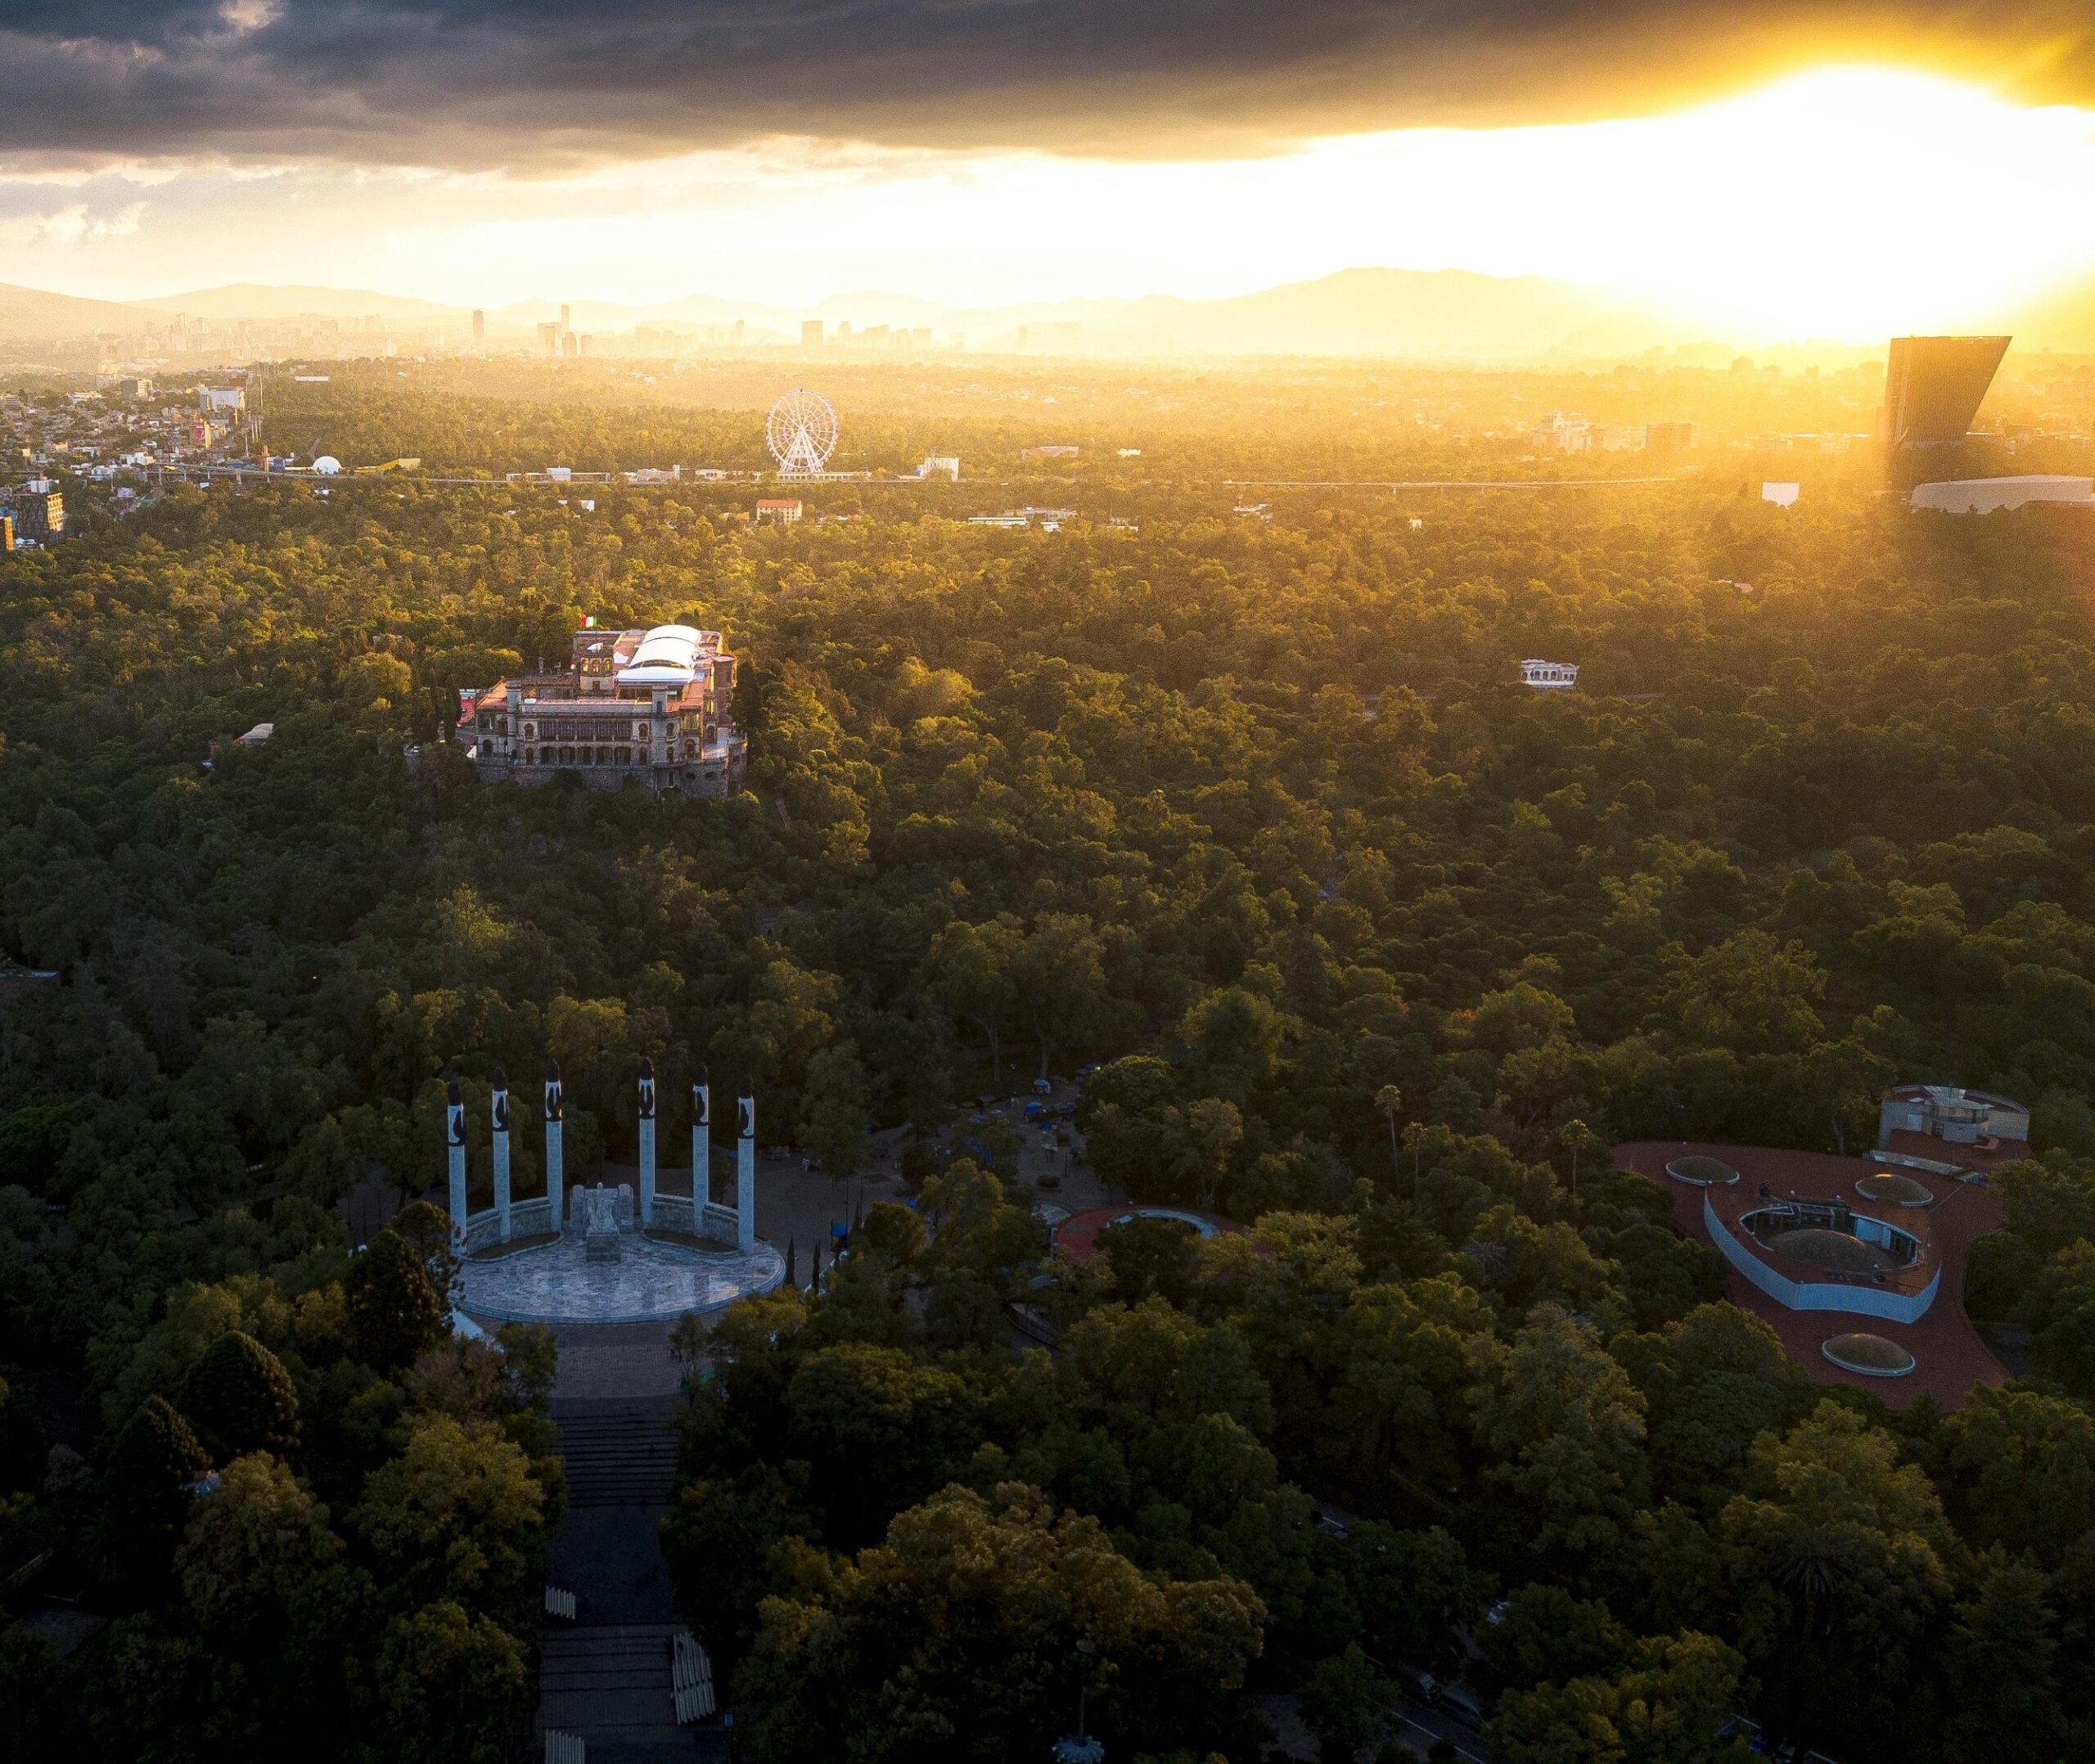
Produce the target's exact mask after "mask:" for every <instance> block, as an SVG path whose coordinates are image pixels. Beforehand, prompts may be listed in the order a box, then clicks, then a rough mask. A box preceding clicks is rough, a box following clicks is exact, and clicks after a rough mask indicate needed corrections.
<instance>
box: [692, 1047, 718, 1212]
mask: <svg viewBox="0 0 2095 1764" xmlns="http://www.w3.org/2000/svg"><path fill="white" fill-rule="evenodd" d="M712 1198H713V1087H712V1086H711V1085H710V1084H709V1083H708V1082H706V1078H705V1068H704V1067H702V1066H701V1068H700V1069H699V1078H698V1082H696V1084H694V1085H692V1087H691V1225H692V1230H693V1231H696V1232H697V1233H698V1235H700V1236H701V1237H703V1236H704V1235H705V1204H706V1203H707V1202H708V1201H710V1199H712Z"/></svg>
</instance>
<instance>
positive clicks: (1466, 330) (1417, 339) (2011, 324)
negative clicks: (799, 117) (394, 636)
mask: <svg viewBox="0 0 2095 1764" xmlns="http://www.w3.org/2000/svg"><path fill="white" fill-rule="evenodd" d="M175 313H182V314H184V315H186V316H187V317H190V318H191V319H208V320H209V321H210V322H211V323H212V324H213V325H214V326H216V325H220V324H225V323H230V322H235V321H238V320H243V319H245V320H248V321H251V322H263V323H268V322H283V321H287V320H295V319H298V318H319V319H338V320H356V319H369V318H376V319H377V320H379V321H380V322H381V323H383V324H384V325H385V326H388V327H389V328H390V329H393V330H395V331H402V332H422V331H430V330H433V329H436V328H439V327H441V328H442V329H444V330H445V331H448V332H451V333H452V334H453V335H454V337H462V335H464V333H465V330H466V326H467V325H468V324H469V323H470V322H471V310H470V309H469V308H465V307H453V306H445V305H444V304H440V303H439V302H436V301H432V300H422V299H410V298H404V297H403V296H400V295H389V294H380V293H376V292H374V291H372V290H368V289H358V288H328V287H298V286H262V285H259V284H255V283H246V282H242V283H234V284H231V285H229V286H224V287H219V288H200V289H195V290H190V291H188V292H187V293H182V294H176V295H167V296H165V297H164V298H161V299H153V300H141V301H134V302H130V303H128V304H126V303H118V302H114V301H106V300H88V299H76V298H74V296H71V295H58V294H46V293H42V292H39V291H38V290H34V289H30V288H18V287H10V286H6V285H4V284H0V339H6V338H39V339H46V340H51V339H60V338H67V337H78V338H86V337H89V336H92V335H96V334H97V333H102V334H106V333H110V332H119V333H121V332H126V331H138V330H140V329H142V328H143V327H144V326H146V325H149V324H153V323H164V322H166V321H167V320H168V319H169V318H170V317H172V316H173V314H175ZM559 315H560V307H559V304H557V303H556V302H554V301H551V300H520V301H516V302H514V303H512V304H509V305H507V306H501V307H491V308H488V309H487V322H488V326H489V333H490V335H492V336H493V337H494V338H496V339H498V340H501V339H504V338H507V339H510V340H514V339H515V338H516V337H517V336H519V335H529V331H530V329H531V327H532V326H534V325H537V324H539V323H543V322H547V321H548V320H552V319H555V318H557V317H559ZM809 318H819V319H821V320H822V321H823V322H824V323H825V324H826V325H827V326H829V327H831V330H832V331H833V330H834V328H835V326H836V325H837V324H838V323H840V322H846V321H848V322H849V323H850V324H851V325H852V326H853V327H854V329H856V330H859V331H863V330H864V329H866V328H867V326H872V325H888V326H896V327H905V326H912V327H928V328H929V329H930V331H931V332H932V335H933V338H934V340H935V342H939V343H942V342H944V340H946V339H948V338H950V337H952V336H953V335H965V336H966V339H967V340H968V342H969V344H970V345H971V346H972V347H974V348H976V349H998V348H1006V347H1011V346H1013V345H1014V344H1016V343H1017V342H1018V341H1019V340H1020V331H1021V330H1022V329H1023V330H1024V331H1025V332H1026V335H1025V339H1024V344H1025V347H1028V348H1029V349H1034V350H1038V351H1042V352H1044V353H1061V352H1064V351H1067V350H1070V349H1074V350H1076V351H1079V352H1081V353H1105V354H1115V355H1129V356H1160V357H1169V356H1211V355H1331V356H1386V357H1394V358H1412V359H1444V360H1452V361H1467V362H1507V363H1516V362H1533V361H1537V360H1540V359H1543V358H1550V357H1555V358H1558V359H1560V360H1562V359H1567V358H1568V359H1572V360H1580V359H1593V358H1612V359H1618V360H1619V359H1620V358H1624V357H1626V356H1631V355H1636V354H1639V353H1642V352H1643V351H1644V350H1647V349H1651V348H1652V347H1654V346H1655V345H1663V346H1674V345H1679V344H1688V343H1692V342H1696V341H1698V340H1706V338H1705V337H1703V336H1701V335H1700V334H1698V333H1696V332H1694V331H1690V330H1689V329H1688V328H1687V327H1686V326H1683V323H1682V322H1680V321H1678V319H1675V318H1673V317H1669V316H1667V315H1665V313H1661V312H1660V311H1658V310H1656V308H1650V307H1646V306H1642V305H1639V304H1637V303H1635V302H1633V301H1630V300H1628V299H1624V298H1623V297H1621V296H1620V295H1614V294H1611V293H1610V292H1608V291H1606V290H1602V289H1597V288H1593V287H1588V286H1584V285H1582V284H1579V283H1575V282H1568V281H1552V280H1550V279H1548V278H1547V277H1540V276H1512V277H1503V276H1484V275H1478V274H1476V273H1474V272H1471V271H1467V270H1402V269H1348V270H1340V271H1339V272H1336V274H1333V275H1330V276H1325V277H1319V278H1318V279H1317V280H1315V281H1301V282H1293V283H1289V284H1287V285H1286V286H1280V287H1274V288H1267V289H1264V290H1259V292H1257V293H1254V294H1246V295H1236V296H1233V297H1231V298H1226V299H1183V298H1180V297H1178V296H1175V295H1150V296H1148V297H1147V298H1145V299H1070V300H1060V301H1049V302H1039V303H1035V304H1021V305H1013V306H1002V307H978V308H962V307H956V306H950V305H945V304H940V303H939V302H937V301H935V300H926V299H919V298H917V297H915V296H912V295H899V294H887V293H878V292H867V293H860V294H840V295H831V297H830V298H828V299H825V300H823V301H822V303H821V304H818V305H816V306H811V307H806V308H786V307H780V306H773V305H769V304H764V303H763V302H759V301H745V300H733V299H726V298H723V297H722V296H719V295H689V296H687V297H685V298H683V299H676V300H669V301H660V302H655V303H634V304H622V303H619V302H615V301H606V300H577V301H574V302H573V303H571V304H570V321H571V322H572V324H573V326H574V329H576V330H577V331H588V332H597V333H604V334H606V335H615V334H616V333H619V332H621V331H630V330H632V329H633V327H634V326H636V325H667V326H730V325H732V324H734V323H736V322H738V321H739V322H741V323H743V324H744V325H745V326H747V328H748V330H749V331H750V332H752V333H754V334H756V335H765V334H768V335H775V336H777V337H779V338H781V339H795V340H796V339H797V338H798V336H799V335H800V324H801V322H802V321H803V320H804V319H809ZM1063 326H1075V331H1063V330H1061V329H1058V328H1050V327H1063ZM2000 327H2001V328H2002V329H2003V330H2009V331H2012V332H2013V333H2014V334H2015V336H2016V341H2017V342H2018V343H2019V344H2021V345H2022V346H2023V347H2024V348H2043V347H2050V348H2053V349H2064V350H2069V351H2076V352H2077V351H2088V352H2095V283H2090V284H2085V285H2083V286H2078V287H2075V288H2070V289H2067V290H2062V291H2060V292H2056V293H2053V294H2051V295H2046V296H2044V297H2043V298H2042V299H2038V300H2034V301H2031V302H2030V303H2027V304H2025V306H2024V307H2023V308H2021V310H2019V311H2017V312H2016V313H2011V314H2007V315H2004V316H2003V319H2002V320H2001V321H2000Z"/></svg>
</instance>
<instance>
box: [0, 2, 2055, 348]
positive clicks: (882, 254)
mask: <svg viewBox="0 0 2095 1764" xmlns="http://www.w3.org/2000/svg"><path fill="white" fill-rule="evenodd" d="M1719 11H1721V12H1722V15H1723V28H1722V29H1721V30H1719V29H1716V28H1715V27H1714V26H1712V25H1708V24H1705V23H1704V22H1701V20H1704V19H1705V16H1713V15H1714V14H1716V13H1718V12H1719ZM2089 11H2090V9H2089V8H2088V7H2085V6H2082V5H2071V6H2068V5H2058V4H2053V3H2051V0H1993V3H1991V4H1988V5H1985V6H1977V5H1951V4H1938V3H1927V0H1881V3H1876V4H1866V5H1856V6H1840V5H1811V4H1801V3H1771V0H1749V3H1747V4H1744V5H1741V6H1736V7H1727V8H1723V9H1717V8H1709V7H1695V8H1685V7H1675V6H1670V5H1658V4H1654V3H1649V0H1644V3H1639V0H1574V3H1569V4H1545V3H1543V0H1513V3H1500V4H1491V3H1484V4H1471V5H1467V6H1461V7H1451V6H1447V5H1433V4H1401V3H1400V4H1383V5H1372V4H1367V3H1363V0H1352V3H1345V0H1292V3H1291V4H1290V5H1288V6H1286V7H1277V6H1268V5H1263V4H1256V5H1255V4H1251V3H1249V0H1205V3H1190V0H1186V3H1163V4H1153V5H1143V4H1140V3H1139V0H1138V3H1133V4H1129V3H1126V0H1123V3H1122V4H1120V5H1119V6H1107V5H1103V4H1091V3H1081V4H1070V3H1062V4H1050V3H1048V0H919V3H917V4H892V3H883V4H870V3H854V0H829V3H820V0H769V3H767V4H764V5H763V6H760V7H759V6H751V5H728V4H725V3H710V4H709V3H705V0H701V3H697V4H690V3H684V4H671V3H669V0H629V3H624V4H615V5H610V6H590V7H583V6H562V5H556V4H553V3H552V0H521V3H517V0H511V3H500V0H336V3H335V4H332V5H326V6H322V5H317V4H313V3H311V0H224V3H213V4H196V3H187V0H167V3H162V4H159V5H152V6H147V5H143V4H136V5H134V4H128V3H125V0H83V3H76V4H68V3H65V0H57V3H54V4H51V5H47V6H41V7H35V8H31V7H27V6H23V5H16V4H12V3H7V4H0V281H11V282H19V283H24V284H27V285H29V286H38V287H45V288H52V289H56V290H62V291H65V292H69V293H75V294H86V295H100V296H104V297H110V298H133V297H142V296H148V295H164V294H167V293H170V292H173V291H175V290H181V289H184V288H191V287H197V286H209V285H212V284H215V283H220V282H225V281H265V282H292V281H295V282H327V283H333V284H336V285H340V286H358V287H373V288H377V289H381V290H385V291H386V292H389V293H394V294H403V295H423V296H426V297H429V298H432V299H440V300H444V301H447V302H452V303H456V304H481V305H486V306H498V305H500V304H503V303H505V302H507V301H509V300H512V299H520V298H523V297H525V296H529V295H541V296H547V297H551V298H555V299H558V298H573V299H583V298H591V297H596V298H604V299H624V300H640V301H645V300H659V299H669V298H672V297H674V296H677V295H683V294H688V293H699V292H705V293H717V294H723V295H732V296H734V297H736V298H738V299H751V300H765V301H770V302H773V303H776V304H784V305H798V304H812V303H813V302H814V301H816V300H818V299H821V298H822V297H823V296H824V295H830V294H833V293H836V292H840V291H844V290H854V289H868V288H880V289H887V290H895V291H899V292H904V293H910V294H916V295H926V296H930V297H932V298H935V299H944V300H948V301H950V302H953V303H954V304H1001V303H1009V302H1017V301H1025V300H1032V299H1057V298H1061V297H1063V296H1066V295H1140V294H1146V293H1151V292H1169V293H1177V294H1186V295H1216V294H1228V293H1237V292H1241V291H1245V290H1250V289H1253V288H1257V287H1263V286H1270V285H1272V284H1273V283H1275V282H1280V281H1292V280H1300V279H1303V278H1306V277H1313V276H1317V275H1321V274H1323V273H1325V272H1329V271H1331V270H1335V269H1339V268H1347V267H1351V266H1356V265H1368V264H1373V265H1392V266H1397V267H1403V268H1444V267H1457V268H1471V269H1477V270H1482V271H1487V272H1493V273H1497V274H1510V273H1516V272H1537V273H1541V274H1545V275H1551V276H1560V277H1570V278H1573V279H1576V280H1580V281H1591V282H1597V283H1602V284H1607V285H1610V286H1617V287H1620V288H1621V289H1622V290H1624V292H1625V293H1628V294H1629V295H1633V296H1635V297H1637V298H1638V299H1644V300H1648V301H1651V302H1653V303H1656V304H1660V305H1661V306H1664V307H1666V308H1669V309H1671V310H1672V311H1674V313H1678V314H1679V315H1681V316H1683V317H1688V318H1691V319H1693V320H1696V321H1697V322H1707V323H1709V324H1710V326H1712V327H1713V328H1717V329H1721V330H1723V331H1726V332H1728V334H1730V335H1735V336H1738V337H1740V338H1747V337H1755V336H1759V337H1781V336H1807V335H1809V336H1837V337H1864V336H1872V335H1881V334H1882V333H1883V332H1884V331H1886V330H1888V329H1903V328H1939V327H1943V326H1959V325H1971V324H1978V323H1985V322H1989V321H1990V320H1991V319H1992V318H1993V317H1995V316H1996V315H1998V313H2001V312H2002V311H2003V309H2004V308H2005V307H2006V306H2007V305H2008V304H2011V303H2012V302H2013V301H2015V300H2016V299H2019V298H2021V297H2022V296H2024V295H2027V294H2029V293H2030V292H2032V291H2034V290H2038V289H2039V288H2041V287H2043V286H2048V285H2051V284H2054V283H2057V282H2061V281H2068V280H2070V279H2073V278H2075V277H2080V276H2084V275H2088V274H2091V273H2095V23H2091V21H2090V18H2089Z"/></svg>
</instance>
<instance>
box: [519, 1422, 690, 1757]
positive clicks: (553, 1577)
mask: <svg viewBox="0 0 2095 1764" xmlns="http://www.w3.org/2000/svg"><path fill="white" fill-rule="evenodd" d="M677 1407H678V1399H676V1398H675V1397H601V1398H579V1399H578V1398H570V1399H566V1400H562V1399H561V1398H557V1397H556V1399H555V1400H554V1403H553V1424H554V1425H555V1426H556V1428H557V1429H559V1432H560V1445H561V1459H562V1460H563V1462H564V1464H565V1467H566V1471H567V1499H568V1510H567V1516H566V1517H565V1519H563V1520H562V1521H561V1526H560V1529H559V1531H558V1532H556V1534H555V1535H554V1537H553V1540H552V1546H551V1550H550V1551H549V1559H548V1562H547V1580H548V1581H549V1582H551V1583H552V1585H553V1586H557V1587H559V1588H561V1589H562V1590H563V1591H569V1592H572V1593H573V1594H574V1595H575V1618H574V1622H571V1623H567V1622H550V1623H548V1624H547V1625H546V1627H543V1628H542V1629H541V1630H540V1631H538V1658H539V1668H538V1671H539V1701H538V1727H539V1730H540V1732H541V1733H542V1734H544V1733H559V1734H567V1735H575V1736H578V1737H579V1739H581V1740H582V1742H583V1746H584V1748H585V1757H586V1759H587V1764H670V1761H672V1760H674V1761H677V1764H690V1761H692V1760H694V1759H699V1758H706V1757H714V1756H724V1755H725V1753H724V1750H723V1749H721V1748H722V1747H723V1743H724V1741H725V1739H726V1737H727V1736H726V1735H725V1734H724V1733H723V1732H721V1731H720V1730H719V1729H718V1728H717V1727H716V1728H714V1729H712V1730H705V1729H699V1728H692V1727H679V1726H678V1724H677V1716H676V1699H675V1694H674V1686H673V1684H672V1676H671V1662H672V1645H673V1639H674V1636H676V1635H678V1633H679V1632H680V1631H682V1630H683V1627H684V1624H683V1619H682V1618H680V1617H679V1615H678V1612H677V1609H676V1602H675V1599H674V1595H673V1593H672V1591H671V1588H670V1586H669V1565H668V1564H667V1563H665V1561H664V1560H663V1559H662V1551H661V1546H660V1541H659V1528H660V1524H661V1522H662V1515H663V1514H664V1512H665V1510H667V1508H668V1505H669V1496H670V1495H671V1493H672V1492H673V1490H674V1486H675V1483H676V1471H677V1439H676V1433H675V1416H676V1412H677Z"/></svg>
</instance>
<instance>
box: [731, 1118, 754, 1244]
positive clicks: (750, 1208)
mask: <svg viewBox="0 0 2095 1764" xmlns="http://www.w3.org/2000/svg"><path fill="white" fill-rule="evenodd" d="M735 1247H736V1249H739V1250H741V1252H742V1253H743V1254H744V1255H747V1254H748V1253H750V1251H751V1250H753V1249H755V1248H756V1099H755V1097H754V1096H744V1097H743V1098H742V1100H741V1105H739V1107H738V1109H737V1118H736V1122H735Z"/></svg>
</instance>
